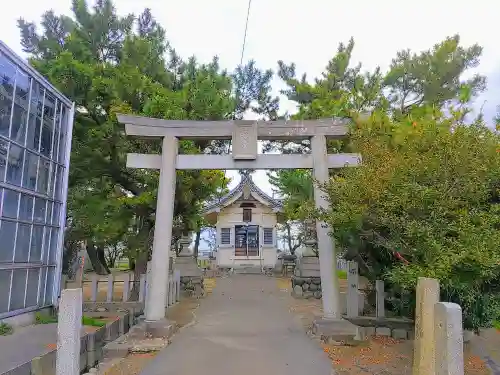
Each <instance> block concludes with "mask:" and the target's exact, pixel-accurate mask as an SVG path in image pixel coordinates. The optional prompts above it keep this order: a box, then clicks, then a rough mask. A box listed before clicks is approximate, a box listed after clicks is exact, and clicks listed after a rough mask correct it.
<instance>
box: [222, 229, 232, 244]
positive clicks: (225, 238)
mask: <svg viewBox="0 0 500 375" xmlns="http://www.w3.org/2000/svg"><path fill="white" fill-rule="evenodd" d="M220 243H221V245H230V244H231V228H221V229H220Z"/></svg>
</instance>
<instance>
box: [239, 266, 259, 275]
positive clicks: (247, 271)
mask: <svg viewBox="0 0 500 375" xmlns="http://www.w3.org/2000/svg"><path fill="white" fill-rule="evenodd" d="M234 273H235V274H238V275H242V274H244V275H260V274H262V273H263V272H262V269H261V268H260V267H237V268H234Z"/></svg>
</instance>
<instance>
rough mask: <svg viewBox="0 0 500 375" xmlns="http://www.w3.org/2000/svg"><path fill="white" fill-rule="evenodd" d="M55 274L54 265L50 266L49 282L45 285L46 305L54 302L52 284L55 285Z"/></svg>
mask: <svg viewBox="0 0 500 375" xmlns="http://www.w3.org/2000/svg"><path fill="white" fill-rule="evenodd" d="M54 274H55V270H54V267H50V268H49V270H48V272H47V283H46V285H45V303H44V305H45V306H47V305H50V304H52V286H53V285H54Z"/></svg>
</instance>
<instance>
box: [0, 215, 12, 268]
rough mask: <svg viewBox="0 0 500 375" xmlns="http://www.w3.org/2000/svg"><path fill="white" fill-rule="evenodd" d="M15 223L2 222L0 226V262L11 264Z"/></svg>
mask: <svg viewBox="0 0 500 375" xmlns="http://www.w3.org/2000/svg"><path fill="white" fill-rule="evenodd" d="M15 237H16V223H14V222H12V221H5V220H2V222H1V224H0V262H12V258H13V257H14V238H15Z"/></svg>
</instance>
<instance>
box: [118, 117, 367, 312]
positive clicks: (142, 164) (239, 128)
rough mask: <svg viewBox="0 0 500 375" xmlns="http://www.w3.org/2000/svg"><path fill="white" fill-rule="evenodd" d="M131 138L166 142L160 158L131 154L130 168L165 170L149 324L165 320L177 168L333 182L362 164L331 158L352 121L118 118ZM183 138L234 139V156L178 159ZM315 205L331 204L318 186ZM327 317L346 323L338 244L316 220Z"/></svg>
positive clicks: (342, 156) (336, 156) (344, 156)
mask: <svg viewBox="0 0 500 375" xmlns="http://www.w3.org/2000/svg"><path fill="white" fill-rule="evenodd" d="M117 117H118V121H119V122H120V123H123V124H125V132H126V134H127V135H131V136H138V137H155V138H163V144H162V153H161V155H153V154H128V155H127V167H129V168H150V169H159V170H160V180H159V186H158V201H157V205H156V224H155V231H154V240H153V254H152V261H151V281H152V282H151V285H150V289H149V293H150V298H148V299H147V301H148V302H147V303H148V306H147V307H146V321H148V322H159V321H161V320H163V319H164V317H165V301H166V296H167V278H168V272H169V270H168V268H169V253H170V251H169V250H170V243H171V239H172V224H173V213H174V197H175V179H176V170H177V169H184V170H186V169H221V170H235V169H312V170H313V176H314V178H315V179H316V180H318V181H319V182H325V181H327V180H328V169H329V168H342V167H345V166H357V165H359V163H360V162H361V157H360V155H359V154H330V155H329V154H328V153H327V148H326V140H327V138H343V137H345V136H346V134H347V131H348V129H347V124H348V120H344V119H323V120H304V121H245V120H244V121H186V120H161V119H156V118H149V117H141V116H132V115H123V114H122V115H118V116H117ZM178 139H191V140H196V139H206V140H215V139H222V140H224V139H226V140H227V139H231V140H232V154H230V155H206V154H197V155H178ZM297 139H310V141H311V150H312V151H311V154H309V155H302V154H295V155H293V154H291V155H290V154H287V155H283V154H258V149H257V141H258V140H290V141H292V140H297ZM314 200H315V204H316V207H318V208H327V207H328V202H327V200H326V197H324V195H323V192H322V191H321V190H320V189H319V187H318V186H315V187H314ZM316 231H317V237H318V250H319V260H320V275H321V288H322V297H323V313H324V318H325V319H327V320H339V319H341V311H340V310H339V306H340V305H339V298H340V294H339V283H338V277H337V273H336V267H337V264H336V263H337V262H336V261H335V260H336V255H335V248H334V242H333V240H332V239H331V238H330V236H329V235H328V231H329V229H328V227H327V225H326V223H324V222H320V221H317V222H316Z"/></svg>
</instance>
